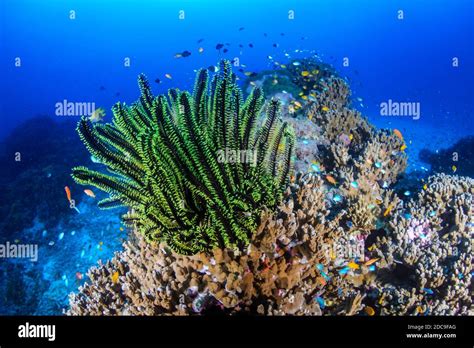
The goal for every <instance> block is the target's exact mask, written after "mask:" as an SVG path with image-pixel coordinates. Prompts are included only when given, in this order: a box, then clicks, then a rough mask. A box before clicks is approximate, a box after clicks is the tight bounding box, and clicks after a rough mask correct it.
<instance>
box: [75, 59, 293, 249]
mask: <svg viewBox="0 0 474 348" xmlns="http://www.w3.org/2000/svg"><path fill="white" fill-rule="evenodd" d="M220 65H221V69H220V71H219V73H217V74H216V75H214V77H213V78H212V80H211V82H209V76H208V72H207V70H200V71H199V72H198V74H197V78H196V82H195V87H194V92H193V94H190V93H188V92H180V91H179V90H176V89H171V90H169V92H168V97H166V96H164V95H160V96H157V97H154V96H153V95H152V93H151V90H150V86H149V84H148V82H147V80H146V78H145V76H143V75H140V76H139V78H138V84H139V87H140V91H141V96H140V99H139V101H137V102H136V103H134V104H133V105H132V106H126V105H125V104H120V103H117V104H116V105H115V106H114V107H113V114H114V118H113V123H111V124H95V125H93V124H92V123H91V122H90V121H89V120H87V119H86V118H83V119H82V120H81V121H80V122H79V124H78V128H77V130H78V132H79V135H80V137H81V139H82V141H83V142H84V144H85V145H86V147H87V149H88V150H89V151H90V153H91V154H92V155H93V156H94V157H96V158H97V159H99V160H100V161H101V162H102V163H103V164H105V165H106V166H107V169H108V172H107V173H106V174H105V173H101V172H98V171H93V170H90V169H88V168H85V167H76V168H73V173H72V177H73V178H74V180H75V181H76V182H77V183H79V184H82V185H92V186H95V187H97V188H98V189H100V190H103V191H105V192H107V193H108V194H109V197H108V198H106V199H104V200H102V201H100V202H99V207H101V208H104V209H105V208H116V207H120V206H127V207H129V213H127V214H125V216H124V219H125V221H126V222H128V223H130V224H131V225H133V226H135V227H136V228H138V229H139V231H141V232H142V233H143V234H144V236H145V237H146V238H147V240H149V241H163V242H165V243H167V244H168V245H169V246H170V247H171V248H172V249H173V250H175V251H176V252H179V253H181V254H188V255H189V254H195V253H197V252H200V251H206V250H210V249H211V248H213V247H231V248H235V247H237V248H242V247H245V246H246V245H248V243H249V241H250V238H251V235H252V233H253V232H254V231H255V228H256V227H257V224H258V220H259V217H260V213H261V211H262V209H263V207H275V206H276V205H277V204H278V203H279V202H280V200H281V198H282V194H283V191H284V189H285V188H286V185H287V184H288V179H289V172H290V166H291V158H292V155H293V151H294V134H293V130H292V129H291V127H289V126H288V125H287V124H285V123H282V122H281V121H280V120H279V107H280V104H279V102H278V101H276V100H271V101H269V102H268V103H267V105H266V118H265V119H264V120H263V122H262V120H261V117H260V115H261V114H262V110H263V109H264V103H265V99H264V96H263V93H262V90H261V89H259V88H255V89H254V90H253V91H252V93H251V94H250V95H249V97H248V98H247V99H246V100H245V102H244V101H243V97H242V92H241V90H240V89H239V87H238V86H237V84H236V82H235V74H234V73H232V69H231V64H230V62H228V61H222V62H221V63H220ZM236 153H240V154H242V153H244V154H252V156H250V157H252V159H253V161H242V160H240V159H241V158H235V156H234V158H232V156H230V157H229V158H225V156H224V159H225V160H223V154H236ZM247 157H248V156H247ZM229 159H231V160H229ZM247 159H248V158H247Z"/></svg>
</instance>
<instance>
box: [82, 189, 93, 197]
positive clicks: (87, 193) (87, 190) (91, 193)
mask: <svg viewBox="0 0 474 348" xmlns="http://www.w3.org/2000/svg"><path fill="white" fill-rule="evenodd" d="M84 193H85V194H86V195H88V196H89V197H92V198H95V194H94V192H92V190H89V189H85V190H84Z"/></svg>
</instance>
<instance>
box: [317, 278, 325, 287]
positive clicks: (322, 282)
mask: <svg viewBox="0 0 474 348" xmlns="http://www.w3.org/2000/svg"><path fill="white" fill-rule="evenodd" d="M317 279H318V281H319V282H320V283H321V284H322V286H324V285H326V279H324V278H323V277H318V278H317Z"/></svg>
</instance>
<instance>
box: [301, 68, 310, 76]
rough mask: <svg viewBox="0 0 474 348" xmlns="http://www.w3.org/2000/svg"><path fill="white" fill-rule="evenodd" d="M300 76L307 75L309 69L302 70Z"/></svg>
mask: <svg viewBox="0 0 474 348" xmlns="http://www.w3.org/2000/svg"><path fill="white" fill-rule="evenodd" d="M301 76H303V77H306V76H309V71H307V70H305V71H302V72H301Z"/></svg>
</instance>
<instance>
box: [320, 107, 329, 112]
mask: <svg viewBox="0 0 474 348" xmlns="http://www.w3.org/2000/svg"><path fill="white" fill-rule="evenodd" d="M321 110H323V111H329V108H328V107H327V106H323V107H322V108H321Z"/></svg>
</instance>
